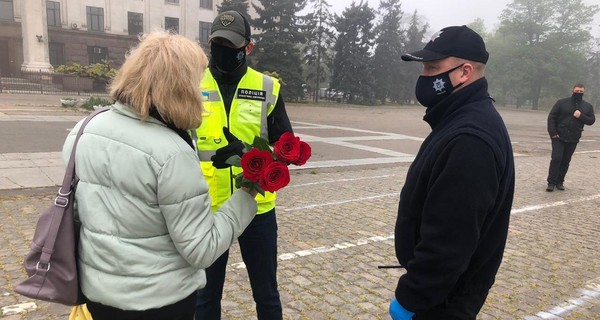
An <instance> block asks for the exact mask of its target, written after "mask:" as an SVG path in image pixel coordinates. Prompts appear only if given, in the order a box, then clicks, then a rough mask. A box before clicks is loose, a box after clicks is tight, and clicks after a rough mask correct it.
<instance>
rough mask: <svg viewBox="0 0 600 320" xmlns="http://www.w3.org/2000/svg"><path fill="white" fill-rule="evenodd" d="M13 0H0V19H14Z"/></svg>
mask: <svg viewBox="0 0 600 320" xmlns="http://www.w3.org/2000/svg"><path fill="white" fill-rule="evenodd" d="M13 13H14V12H13V0H0V20H8V21H14V20H15V16H14V15H13Z"/></svg>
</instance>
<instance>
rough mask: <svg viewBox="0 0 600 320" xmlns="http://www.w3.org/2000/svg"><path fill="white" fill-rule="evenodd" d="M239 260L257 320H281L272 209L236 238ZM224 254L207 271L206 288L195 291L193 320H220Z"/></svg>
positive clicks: (274, 222)
mask: <svg viewBox="0 0 600 320" xmlns="http://www.w3.org/2000/svg"><path fill="white" fill-rule="evenodd" d="M238 242H239V245H240V251H241V253H242V259H243V260H244V263H245V264H246V268H247V270H248V277H249V278H250V286H251V287H252V296H253V297H254V301H255V302H256V313H257V315H258V319H260V320H278V319H282V309H281V300H280V298H279V291H278V290H277V276H276V273H277V219H276V217H275V209H273V210H271V211H269V212H267V213H264V214H259V215H257V216H256V217H254V219H253V220H252V222H250V225H249V226H248V228H246V230H244V232H243V233H242V235H241V236H240V237H239V238H238ZM228 258H229V251H226V252H225V253H224V254H223V255H222V256H221V257H219V259H217V261H215V263H213V265H211V266H210V267H209V268H208V269H206V286H205V287H204V288H203V289H200V290H198V297H197V300H196V320H215V319H221V298H222V295H223V284H224V283H225V267H226V266H227V260H228Z"/></svg>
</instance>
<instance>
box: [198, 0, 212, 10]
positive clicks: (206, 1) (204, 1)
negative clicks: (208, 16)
mask: <svg viewBox="0 0 600 320" xmlns="http://www.w3.org/2000/svg"><path fill="white" fill-rule="evenodd" d="M200 8H206V9H212V0H200Z"/></svg>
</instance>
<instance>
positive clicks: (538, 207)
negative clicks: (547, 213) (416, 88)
mask: <svg viewBox="0 0 600 320" xmlns="http://www.w3.org/2000/svg"><path fill="white" fill-rule="evenodd" d="M596 199H600V194H595V195H591V196H586V197H580V198H574V199H570V200H564V201H557V202H551V203H544V204H537V205H531V206H526V207H522V208H519V209H512V210H511V212H510V213H511V214H519V213H523V212H528V211H537V210H541V209H547V208H552V207H559V206H564V205H567V204H571V203H578V202H585V201H590V200H596Z"/></svg>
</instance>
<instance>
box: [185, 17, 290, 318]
mask: <svg viewBox="0 0 600 320" xmlns="http://www.w3.org/2000/svg"><path fill="white" fill-rule="evenodd" d="M253 47H254V43H253V42H252V39H251V31H250V24H249V23H248V21H247V19H246V18H245V17H244V16H243V15H241V14H240V13H239V12H237V11H226V12H223V13H220V14H219V15H218V16H217V17H216V18H215V20H214V21H213V24H212V28H211V35H210V52H211V58H210V63H209V69H208V70H207V71H206V73H205V76H204V78H203V79H202V81H201V84H200V86H201V88H202V94H203V96H204V102H205V103H204V105H203V106H204V109H205V110H204V113H203V114H204V116H203V118H202V124H201V126H200V128H198V129H197V130H196V133H197V136H198V140H197V146H198V153H199V156H200V165H201V167H202V171H203V173H204V176H205V178H206V181H207V182H208V184H209V186H210V195H211V198H212V208H213V210H214V211H216V210H217V209H218V208H219V207H220V206H221V205H222V204H223V203H224V202H225V201H226V200H227V199H228V198H229V197H230V196H231V194H232V193H233V192H234V190H235V182H234V180H233V179H232V177H233V176H234V175H235V174H237V173H239V172H240V171H241V169H240V168H238V167H230V166H229V165H228V164H227V163H225V161H226V160H227V159H228V158H229V157H230V156H232V155H235V154H238V155H241V154H242V149H243V144H242V143H241V142H240V140H241V141H245V142H247V143H252V141H253V140H254V137H255V136H261V137H263V138H265V139H268V141H269V143H271V144H273V143H275V142H276V141H277V140H278V139H279V137H280V136H281V135H282V134H283V133H284V132H291V133H293V131H292V126H291V124H290V120H289V118H288V116H287V113H286V110H285V105H284V102H283V98H282V97H281V94H280V87H281V85H280V83H279V81H278V80H277V79H274V78H272V77H270V76H267V75H264V74H262V73H260V72H258V71H256V70H254V69H252V68H250V67H248V64H247V62H246V56H247V55H249V54H250V52H252V49H253ZM238 139H239V140H238ZM275 198H276V195H275V193H270V192H266V193H265V195H264V196H261V195H260V194H259V195H257V196H256V200H257V203H258V213H257V215H256V217H255V218H254V219H253V221H252V222H251V223H250V225H249V226H248V228H246V230H245V231H244V232H243V233H242V235H241V236H240V237H239V239H238V241H239V245H240V250H241V254H242V259H243V260H244V263H245V264H246V268H247V270H248V276H249V278H250V285H251V287H252V293H253V297H254V301H255V302H256V312H257V316H258V319H270V320H276V319H281V318H282V308H281V300H280V297H279V291H278V288H277V276H276V273H277V221H276V216H275ZM228 256H229V251H225V253H224V254H223V255H222V256H221V257H220V258H219V259H217V261H216V262H215V263H214V264H213V265H212V266H211V267H209V268H208V269H206V279H207V282H206V286H205V287H204V288H203V289H201V290H199V291H198V298H197V303H196V319H202V320H206V319H220V318H221V298H222V294H223V284H224V282H225V268H226V266H227V260H228Z"/></svg>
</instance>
